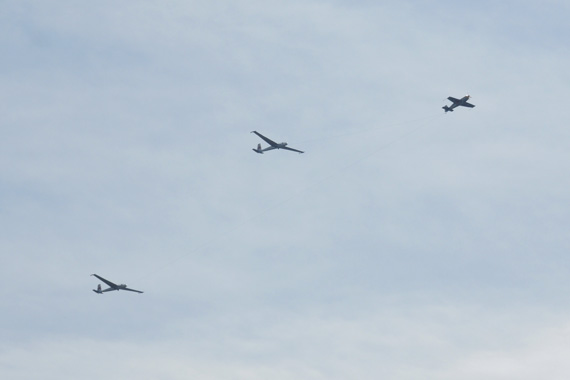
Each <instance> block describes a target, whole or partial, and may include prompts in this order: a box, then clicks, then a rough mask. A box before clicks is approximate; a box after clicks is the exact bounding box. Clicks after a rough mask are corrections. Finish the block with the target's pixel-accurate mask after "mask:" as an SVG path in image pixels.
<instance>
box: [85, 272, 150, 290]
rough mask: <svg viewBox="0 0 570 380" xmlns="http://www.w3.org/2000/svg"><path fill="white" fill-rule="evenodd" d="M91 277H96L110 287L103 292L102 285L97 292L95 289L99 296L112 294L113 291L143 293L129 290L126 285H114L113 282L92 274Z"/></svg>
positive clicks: (98, 286)
mask: <svg viewBox="0 0 570 380" xmlns="http://www.w3.org/2000/svg"><path fill="white" fill-rule="evenodd" d="M91 276H95V277H97V278H98V279H99V280H101V281H103V282H104V283H105V284H107V285H109V288H107V289H103V290H101V284H99V285H97V290H95V289H93V291H94V292H95V293H97V294H103V293H105V292H110V291H112V290H128V291H130V292H136V293H143V292H141V291H140V290H135V289H129V288H127V285H125V284H120V285H117V284H114V283H112V282H111V281H109V280H105V279H104V278H103V277H101V276H98V275H96V274H92V275H91Z"/></svg>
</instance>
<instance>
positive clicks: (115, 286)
mask: <svg viewBox="0 0 570 380" xmlns="http://www.w3.org/2000/svg"><path fill="white" fill-rule="evenodd" d="M91 276H95V277H97V278H98V279H99V280H101V281H103V282H104V283H105V284H107V285H109V286H110V287H111V288H118V286H117V284H113V283H112V282H111V281H109V280H105V279H104V278H103V277H101V276H98V275H96V274H95V273H93V274H92V275H91Z"/></svg>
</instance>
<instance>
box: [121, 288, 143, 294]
mask: <svg viewBox="0 0 570 380" xmlns="http://www.w3.org/2000/svg"><path fill="white" fill-rule="evenodd" d="M121 290H128V291H130V292H136V293H144V292H141V291H140V290H135V289H129V288H123V289H121Z"/></svg>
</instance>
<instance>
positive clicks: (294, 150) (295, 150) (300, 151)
mask: <svg viewBox="0 0 570 380" xmlns="http://www.w3.org/2000/svg"><path fill="white" fill-rule="evenodd" d="M281 149H287V150H292V151H293V152H297V153H305V152H303V151H302V150H297V149H293V148H289V147H287V146H284V147H281Z"/></svg>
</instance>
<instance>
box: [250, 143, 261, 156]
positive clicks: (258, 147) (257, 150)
mask: <svg viewBox="0 0 570 380" xmlns="http://www.w3.org/2000/svg"><path fill="white" fill-rule="evenodd" d="M252 150H253V151H254V152H255V153H259V154H263V150H261V144H257V149H252Z"/></svg>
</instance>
